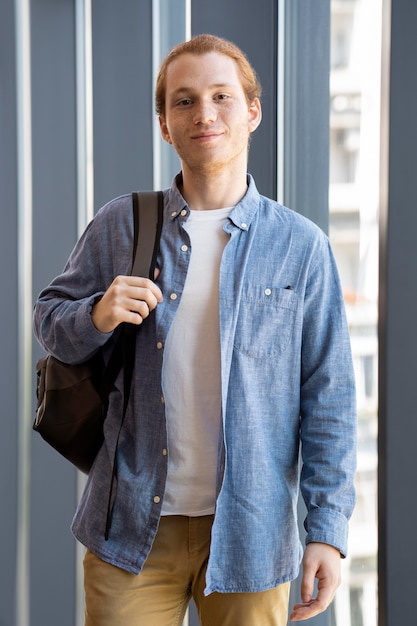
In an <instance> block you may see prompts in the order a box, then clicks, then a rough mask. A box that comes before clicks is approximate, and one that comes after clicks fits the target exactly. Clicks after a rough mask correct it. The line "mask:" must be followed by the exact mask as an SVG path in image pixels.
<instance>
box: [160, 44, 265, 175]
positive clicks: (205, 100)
mask: <svg viewBox="0 0 417 626" xmlns="http://www.w3.org/2000/svg"><path fill="white" fill-rule="evenodd" d="M260 121H261V107H260V103H259V100H258V99H257V98H256V99H255V100H254V101H253V102H252V103H250V104H249V103H248V101H247V99H246V96H245V93H244V91H243V88H242V85H241V82H240V78H239V71H238V67H237V65H236V63H235V61H234V60H233V59H231V58H230V57H228V56H226V55H223V54H220V53H217V52H209V53H207V54H203V55H194V54H183V55H181V56H179V57H178V58H177V59H175V60H174V61H172V62H171V64H170V65H169V66H168V70H167V76H166V100H165V114H164V116H163V117H161V118H160V127H161V133H162V137H163V138H164V139H165V140H166V141H167V142H168V143H170V144H172V145H173V147H174V148H175V150H176V152H177V153H178V155H179V157H180V159H181V162H182V166H183V169H184V168H188V169H190V170H195V171H197V170H198V171H205V172H216V171H218V170H219V169H223V168H225V167H228V166H232V165H233V164H241V165H242V166H243V165H244V167H245V168H246V165H247V158H248V143H249V135H250V133H251V132H253V131H254V130H255V129H256V128H257V127H258V125H259V123H260Z"/></svg>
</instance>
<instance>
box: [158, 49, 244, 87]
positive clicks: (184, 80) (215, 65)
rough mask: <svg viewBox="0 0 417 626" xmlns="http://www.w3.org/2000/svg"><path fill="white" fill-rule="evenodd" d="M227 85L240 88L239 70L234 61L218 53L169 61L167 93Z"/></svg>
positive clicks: (194, 55) (187, 56) (183, 56)
mask: <svg viewBox="0 0 417 626" xmlns="http://www.w3.org/2000/svg"><path fill="white" fill-rule="evenodd" d="M219 85H229V86H231V87H235V88H241V89H242V85H241V81H240V76H239V69H238V66H237V64H236V62H235V60H234V59H232V58H231V57H229V56H227V55H225V54H221V53H220V52H207V53H204V54H190V53H185V54H181V55H180V56H179V57H177V58H176V59H174V60H173V61H171V63H170V64H169V65H168V68H167V73H166V90H167V93H170V92H174V91H177V90H179V89H196V88H207V87H210V86H219Z"/></svg>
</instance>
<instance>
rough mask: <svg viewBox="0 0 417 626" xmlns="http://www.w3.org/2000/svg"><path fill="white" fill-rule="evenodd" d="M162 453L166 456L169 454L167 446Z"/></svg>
mask: <svg viewBox="0 0 417 626" xmlns="http://www.w3.org/2000/svg"><path fill="white" fill-rule="evenodd" d="M162 454H163V455H164V456H166V455H167V454H168V450H167V449H166V448H164V449H163V450H162Z"/></svg>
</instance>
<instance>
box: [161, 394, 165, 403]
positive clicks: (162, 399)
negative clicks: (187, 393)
mask: <svg viewBox="0 0 417 626" xmlns="http://www.w3.org/2000/svg"><path fill="white" fill-rule="evenodd" d="M161 402H162V404H165V398H164V396H161Z"/></svg>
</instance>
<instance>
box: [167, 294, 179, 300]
mask: <svg viewBox="0 0 417 626" xmlns="http://www.w3.org/2000/svg"><path fill="white" fill-rule="evenodd" d="M169 297H170V298H171V300H176V299H177V298H178V296H177V294H176V293H171V295H170V296H169Z"/></svg>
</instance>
